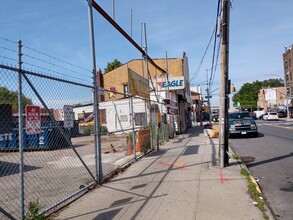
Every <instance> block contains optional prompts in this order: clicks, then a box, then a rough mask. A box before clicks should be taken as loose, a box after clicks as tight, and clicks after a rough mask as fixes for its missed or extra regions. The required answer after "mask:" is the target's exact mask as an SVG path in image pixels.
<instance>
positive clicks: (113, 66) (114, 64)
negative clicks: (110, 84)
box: [104, 59, 122, 73]
mask: <svg viewBox="0 0 293 220" xmlns="http://www.w3.org/2000/svg"><path fill="white" fill-rule="evenodd" d="M119 66H122V63H121V62H120V61H119V60H117V59H115V60H114V61H113V62H111V63H107V67H106V68H105V69H104V73H108V72H110V71H112V70H114V69H116V68H118V67H119Z"/></svg>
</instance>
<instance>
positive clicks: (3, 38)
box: [0, 36, 17, 44]
mask: <svg viewBox="0 0 293 220" xmlns="http://www.w3.org/2000/svg"><path fill="white" fill-rule="evenodd" d="M0 39H1V40H4V41H7V42H9V43H13V44H17V42H15V41H12V40H9V39H7V38H5V37H2V36H0Z"/></svg>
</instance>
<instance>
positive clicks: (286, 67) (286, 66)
mask: <svg viewBox="0 0 293 220" xmlns="http://www.w3.org/2000/svg"><path fill="white" fill-rule="evenodd" d="M284 69H285V71H286V72H287V69H288V62H287V60H286V61H285V63H284Z"/></svg>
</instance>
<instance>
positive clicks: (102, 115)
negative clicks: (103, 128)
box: [100, 109, 107, 124]
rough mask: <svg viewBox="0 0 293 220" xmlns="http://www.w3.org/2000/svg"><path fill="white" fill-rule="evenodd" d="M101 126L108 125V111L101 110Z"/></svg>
mask: <svg viewBox="0 0 293 220" xmlns="http://www.w3.org/2000/svg"><path fill="white" fill-rule="evenodd" d="M100 124H107V117H106V109H100Z"/></svg>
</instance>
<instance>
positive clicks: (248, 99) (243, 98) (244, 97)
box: [233, 79, 284, 110]
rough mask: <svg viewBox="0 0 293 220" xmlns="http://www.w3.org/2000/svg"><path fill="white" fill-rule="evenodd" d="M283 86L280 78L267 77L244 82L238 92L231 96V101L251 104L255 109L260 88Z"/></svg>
mask: <svg viewBox="0 0 293 220" xmlns="http://www.w3.org/2000/svg"><path fill="white" fill-rule="evenodd" d="M280 86H284V81H283V80H282V79H269V80H264V81H258V80H257V81H254V82H252V83H244V84H243V86H241V88H240V90H239V92H237V93H236V94H235V95H234V96H233V102H239V103H240V105H241V106H252V109H253V110H255V109H257V100H258V93H259V90H260V89H261V88H267V87H280Z"/></svg>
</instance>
